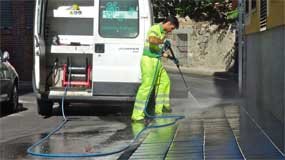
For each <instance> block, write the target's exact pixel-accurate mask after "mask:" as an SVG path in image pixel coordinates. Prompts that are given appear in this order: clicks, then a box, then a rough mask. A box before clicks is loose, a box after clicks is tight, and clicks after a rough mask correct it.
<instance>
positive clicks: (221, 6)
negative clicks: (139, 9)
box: [152, 0, 237, 23]
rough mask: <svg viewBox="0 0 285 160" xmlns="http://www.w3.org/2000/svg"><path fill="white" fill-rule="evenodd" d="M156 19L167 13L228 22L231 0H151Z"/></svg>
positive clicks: (195, 18)
mask: <svg viewBox="0 0 285 160" xmlns="http://www.w3.org/2000/svg"><path fill="white" fill-rule="evenodd" d="M152 3H153V10H154V16H155V18H156V20H158V19H160V18H163V17H166V16H168V15H179V16H180V17H186V16H189V17H190V18H191V19H194V20H197V21H199V20H211V21H213V22H215V23H228V22H232V21H233V20H235V19H236V18H237V17H234V18H232V16H231V19H230V20H229V19H228V14H229V13H232V10H233V9H232V8H231V0H152Z"/></svg>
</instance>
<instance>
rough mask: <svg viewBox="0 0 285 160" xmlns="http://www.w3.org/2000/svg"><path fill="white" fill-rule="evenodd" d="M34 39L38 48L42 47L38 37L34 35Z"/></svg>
mask: <svg viewBox="0 0 285 160" xmlns="http://www.w3.org/2000/svg"><path fill="white" fill-rule="evenodd" d="M34 39H35V41H36V47H39V46H40V41H39V38H38V36H36V35H34Z"/></svg>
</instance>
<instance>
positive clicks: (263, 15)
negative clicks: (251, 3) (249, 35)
mask: <svg viewBox="0 0 285 160" xmlns="http://www.w3.org/2000/svg"><path fill="white" fill-rule="evenodd" d="M259 24H260V31H265V30H266V26H267V0H260V19H259Z"/></svg>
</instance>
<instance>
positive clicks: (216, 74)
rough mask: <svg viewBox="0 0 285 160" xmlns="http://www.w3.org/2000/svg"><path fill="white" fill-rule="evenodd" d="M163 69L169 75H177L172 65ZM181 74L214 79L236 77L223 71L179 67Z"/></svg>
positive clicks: (234, 74)
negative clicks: (212, 77)
mask: <svg viewBox="0 0 285 160" xmlns="http://www.w3.org/2000/svg"><path fill="white" fill-rule="evenodd" d="M164 67H165V69H166V70H167V71H168V72H170V73H178V69H177V67H176V66H173V65H164ZM180 69H181V72H183V73H185V74H195V75H201V76H214V77H234V78H237V77H238V73H233V72H227V71H225V70H222V69H221V70H218V69H216V70H214V69H209V68H195V67H183V66H180Z"/></svg>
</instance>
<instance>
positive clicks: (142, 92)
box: [132, 56, 170, 120]
mask: <svg viewBox="0 0 285 160" xmlns="http://www.w3.org/2000/svg"><path fill="white" fill-rule="evenodd" d="M141 75H142V83H141V85H140V87H139V89H138V92H137V95H136V100H135V103H134V109H133V113H132V120H141V119H144V116H145V114H144V108H145V107H146V106H147V103H148V101H149V98H150V95H151V92H152V91H153V89H155V113H156V114H161V113H162V111H163V108H165V109H166V110H170V101H169V94H170V79H169V76H168V74H167V72H166V70H165V69H164V67H163V66H162V64H161V59H160V58H152V57H149V56H142V58H141Z"/></svg>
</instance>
